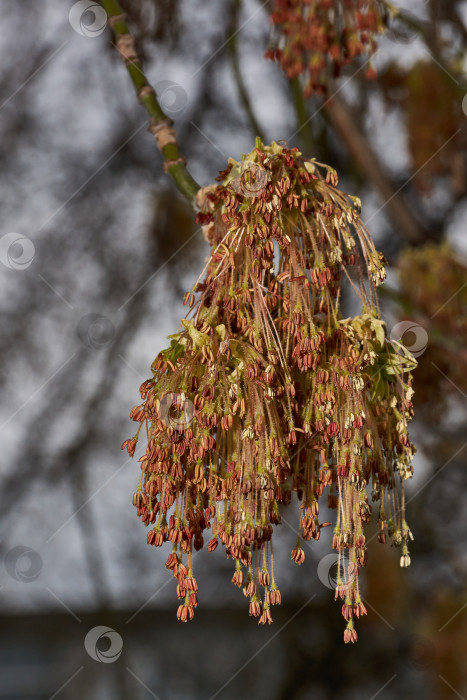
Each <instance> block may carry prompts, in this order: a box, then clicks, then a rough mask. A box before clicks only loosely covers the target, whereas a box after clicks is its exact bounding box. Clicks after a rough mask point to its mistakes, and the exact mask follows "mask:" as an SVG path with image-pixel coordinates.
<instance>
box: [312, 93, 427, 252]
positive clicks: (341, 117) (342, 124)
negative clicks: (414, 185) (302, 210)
mask: <svg viewBox="0 0 467 700" xmlns="http://www.w3.org/2000/svg"><path fill="white" fill-rule="evenodd" d="M325 114H326V116H327V117H328V119H329V121H330V122H331V124H332V126H333V127H334V129H335V131H336V132H337V133H338V135H339V136H340V138H341V139H342V141H343V142H344V144H345V145H346V147H347V149H348V151H349V153H350V155H351V157H352V158H353V160H354V161H355V163H356V165H357V167H358V168H359V170H360V171H361V172H362V174H364V175H365V177H366V179H367V180H368V182H370V183H371V184H372V185H373V186H374V187H375V188H376V189H377V190H378V192H379V193H380V195H381V197H382V198H383V200H384V202H385V204H384V206H385V208H386V209H387V211H388V214H389V216H390V217H391V219H392V221H393V223H394V224H395V226H397V229H398V232H399V234H400V236H401V237H402V238H404V239H405V240H407V241H408V242H409V243H412V244H415V245H416V244H420V243H422V242H423V241H425V240H426V239H427V238H429V237H431V236H430V234H429V232H428V231H425V230H424V229H423V228H422V226H421V224H420V223H419V222H418V220H417V219H416V218H415V216H414V215H413V214H412V212H411V210H410V208H409V205H408V204H407V202H406V201H405V199H404V197H403V195H402V194H401V193H400V192H399V191H398V190H397V189H396V188H395V187H394V185H393V184H392V183H391V181H390V180H389V178H388V176H387V175H386V173H385V172H384V170H383V168H382V166H381V164H380V163H379V159H378V157H377V155H376V154H375V152H374V151H373V150H372V148H371V146H370V145H369V144H368V142H367V139H366V138H365V137H364V135H363V134H362V133H361V131H360V129H359V128H358V127H357V124H356V120H355V118H354V115H353V113H352V111H351V109H350V108H349V107H348V105H347V104H346V103H345V102H344V101H343V100H341V99H340V98H339V97H337V96H335V97H333V99H332V100H331V101H329V102H328V103H327V104H326V107H325Z"/></svg>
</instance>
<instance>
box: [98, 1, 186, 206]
mask: <svg viewBox="0 0 467 700" xmlns="http://www.w3.org/2000/svg"><path fill="white" fill-rule="evenodd" d="M101 4H102V6H103V8H104V10H105V11H106V13H107V17H108V19H109V25H110V26H111V28H112V30H113V32H114V35H115V45H116V48H117V50H118V52H119V54H120V56H121V57H122V59H123V61H124V63H125V66H126V69H127V71H128V74H129V76H130V78H131V80H132V82H133V85H134V87H135V90H136V94H137V95H138V99H139V101H140V102H141V104H142V105H143V107H144V108H145V110H146V112H147V113H148V115H149V120H150V123H149V131H150V132H151V133H152V134H153V135H154V137H155V139H156V141H157V145H158V147H159V150H160V152H161V154H162V157H163V159H164V170H165V171H166V172H168V173H169V174H170V175H171V176H172V178H173V180H174V181H175V184H176V185H177V187H178V189H179V190H180V192H181V193H182V194H183V195H185V197H187V198H188V199H189V200H190V201H191V202H194V200H195V196H196V193H197V192H198V190H199V189H200V186H199V185H198V183H197V182H196V181H195V180H194V179H193V178H192V176H191V175H190V173H189V172H188V170H187V167H186V161H185V159H184V158H183V156H182V154H181V153H180V150H179V147H178V143H177V136H176V133H175V130H174V129H173V121H172V120H171V119H170V117H168V116H167V115H166V114H164V111H163V109H162V107H161V106H160V104H159V102H158V100H157V96H156V93H155V90H154V88H153V87H152V86H151V85H150V84H149V82H148V80H147V78H146V76H145V75H144V73H143V71H142V68H141V64H140V60H139V58H138V55H137V53H136V49H135V41H134V38H133V36H132V35H131V34H130V30H129V28H128V25H127V23H126V15H125V13H124V12H123V10H122V8H121V6H120V3H119V2H118V0H101Z"/></svg>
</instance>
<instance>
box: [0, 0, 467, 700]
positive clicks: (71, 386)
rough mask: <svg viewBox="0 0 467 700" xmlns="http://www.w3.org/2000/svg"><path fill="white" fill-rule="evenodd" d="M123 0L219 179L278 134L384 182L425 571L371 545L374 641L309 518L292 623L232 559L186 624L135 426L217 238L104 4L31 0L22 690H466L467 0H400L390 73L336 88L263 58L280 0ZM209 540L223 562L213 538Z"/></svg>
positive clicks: (4, 149)
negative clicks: (354, 634) (103, 630)
mask: <svg viewBox="0 0 467 700" xmlns="http://www.w3.org/2000/svg"><path fill="white" fill-rule="evenodd" d="M122 4H123V6H124V9H125V11H126V13H127V15H128V23H129V25H130V27H131V29H132V32H133V33H134V35H135V36H136V39H137V47H138V52H139V54H140V56H141V57H142V59H143V63H144V67H145V72H146V74H147V75H148V77H149V78H150V80H151V83H152V84H153V85H154V86H155V88H156V91H157V93H158V96H159V99H160V101H161V104H162V106H163V108H164V110H165V111H166V113H167V114H168V115H169V116H170V117H172V118H173V119H174V121H175V122H176V127H177V135H178V141H179V143H180V144H181V146H182V150H183V153H184V155H185V156H186V157H187V159H188V161H189V164H190V171H191V172H192V174H193V176H194V177H195V179H196V180H197V181H198V182H199V183H200V184H201V185H205V184H208V183H210V182H212V181H213V179H214V177H215V176H216V175H217V173H218V171H220V170H222V169H224V168H225V165H226V162H227V159H228V156H233V157H235V158H236V159H239V158H240V156H241V154H242V153H243V152H245V153H247V152H249V151H251V149H252V147H253V145H254V139H255V136H256V135H260V136H262V137H263V139H264V140H265V141H266V142H270V141H272V140H273V139H274V140H279V139H284V140H285V141H287V143H288V144H289V146H297V147H298V148H300V150H301V151H302V152H303V153H304V155H305V156H307V157H316V158H317V159H318V160H319V161H321V162H326V163H329V164H330V165H331V166H333V167H334V168H335V169H336V170H337V171H338V172H339V174H340V179H341V186H342V188H343V189H344V190H345V191H347V192H349V193H351V194H352V195H356V196H358V197H360V199H361V200H362V202H363V210H362V218H363V221H364V223H365V224H366V225H367V226H368V228H369V229H370V231H371V232H372V234H373V236H374V238H375V242H376V245H377V248H378V249H379V250H382V251H383V252H384V254H385V256H386V258H387V260H388V262H389V276H388V281H387V283H386V285H385V287H384V288H383V291H382V294H381V298H380V300H381V304H382V309H383V314H384V317H385V319H386V322H387V326H388V330H389V331H390V332H391V331H394V333H395V334H396V335H393V337H400V335H401V333H400V330H401V328H403V331H404V334H403V342H404V343H405V344H406V346H407V347H408V349H409V350H411V351H412V352H414V354H416V356H417V360H418V363H419V367H418V369H417V370H416V372H415V391H416V393H415V399H414V401H415V415H416V419H415V421H414V422H413V423H412V426H413V427H412V439H413V441H414V442H415V444H416V445H417V447H418V450H419V452H418V455H417V458H416V461H415V475H414V478H413V480H412V483H411V484H410V489H409V493H408V497H407V501H408V510H409V513H410V519H411V524H412V529H413V532H414V536H415V541H414V543H413V546H412V566H411V569H410V570H409V571H406V570H399V568H398V562H397V556H396V552H393V551H392V550H389V549H386V548H382V547H379V546H378V544H377V543H376V542H374V543H372V544H371V545H370V557H369V564H368V567H367V575H366V591H365V594H364V595H365V600H366V602H367V603H368V605H367V607H368V612H369V614H368V617H367V619H366V620H364V622H363V624H362V625H361V634H360V640H359V644H358V645H357V647H356V648H354V649H352V650H350V651H349V650H348V649H347V648H345V647H344V644H343V643H342V640H341V629H340V622H341V621H340V613H339V611H338V610H337V609H336V610H334V609H330V606H329V605H328V601H329V599H330V598H332V597H333V596H334V593H333V590H332V587H331V585H329V586H327V585H326V584H325V585H323V583H322V578H321V577H320V576H319V571H318V564H319V562H320V561H322V559H323V556H324V553H325V551H328V547H329V542H328V541H326V542H325V543H324V544H323V546H321V542H319V543H313V547H312V546H311V545H310V548H309V550H310V551H309V556H308V559H307V562H306V564H305V565H304V566H303V567H301V569H300V570H294V569H293V566H292V564H290V565H289V564H288V563H287V561H286V560H287V559H288V554H289V551H290V546H293V545H294V544H295V541H294V539H295V535H294V531H293V530H294V528H293V527H289V525H288V524H287V523H285V522H284V523H283V525H282V532H281V535H280V536H281V538H282V539H283V543H284V547H283V549H284V561H283V565H282V564H281V569H282V571H283V572H285V571H286V570H288V571H290V575H289V578H288V579H287V580H284V581H283V583H282V586H281V589H282V592H283V596H284V597H285V598H286V600H287V601H288V607H286V606H283V609H282V611H281V614H280V616H278V621H277V622H276V625H275V627H273V628H270V629H266V630H261V631H260V632H259V631H258V628H257V626H256V625H255V624H254V622H252V621H251V620H241V621H240V620H238V619H237V615H236V613H235V606H236V605H237V603H238V602H240V604H241V603H242V602H243V601H239V600H238V597H237V596H236V595H235V591H232V592H230V591H229V588H228V587H226V586H223V587H222V591H223V594H222V595H223V597H222V599H221V597H220V595H219V594H218V595H217V596H216V599H215V602H214V599H213V592H214V591H216V590H217V588H218V584H219V581H220V580H221V579H223V580H226V578H227V577H230V573H231V572H230V567H229V566H228V565H227V563H226V562H225V561H223V560H222V557H217V558H215V559H213V558H212V557H211V559H210V561H209V565H210V566H209V574H208V573H207V572H206V573H205V574H203V572H201V575H199V578H200V579H201V580H202V583H203V585H202V589H203V594H202V596H203V598H202V609H205V610H206V613H205V614H206V618H205V620H206V623H204V622H203V616H202V615H203V612H202V610H201V611H200V613H199V614H198V616H197V621H196V622H195V623H194V625H195V626H193V627H192V628H191V630H190V632H189V635H188V637H187V632H186V627H185V626H183V627H182V626H180V625H179V626H178V627H177V626H176V624H175V622H173V623H172V619H173V614H172V611H170V616H169V615H166V614H165V613H162V612H158V610H160V609H162V608H165V607H169V606H170V607H171V606H172V600H171V595H172V591H171V585H167V587H166V586H165V584H166V583H167V584H171V581H170V580H168V578H167V575H166V571H165V570H164V566H163V564H164V561H165V556H164V553H160V552H157V553H155V552H154V550H153V549H152V548H151V549H150V548H148V547H146V546H145V545H144V541H142V538H141V527H140V525H139V523H138V521H137V519H136V518H134V513H133V508H132V505H131V502H130V499H129V498H128V494H129V493H131V492H132V490H133V484H134V480H135V467H136V465H135V464H133V463H132V462H131V461H129V460H126V459H125V457H123V456H122V453H121V452H120V450H119V445H120V444H121V442H122V441H123V439H124V438H125V437H126V436H127V434H128V429H129V427H128V426H129V421H128V420H126V418H125V416H126V415H127V413H128V408H129V405H130V404H131V402H132V400H133V399H132V398H131V397H133V398H134V401H136V400H137V398H138V396H137V387H138V385H139V383H140V381H142V380H143V379H145V378H146V377H147V376H148V373H149V366H150V363H151V361H152V359H153V357H154V356H155V355H156V354H157V352H158V351H159V349H161V348H162V347H165V344H166V343H165V337H166V336H167V335H168V334H170V333H173V332H174V331H175V330H176V328H177V326H178V322H179V319H180V318H181V317H182V316H183V306H182V300H183V293H184V291H185V290H186V289H189V288H190V287H191V286H192V284H193V282H194V280H195V279H196V278H197V275H198V272H199V270H200V269H202V266H203V264H204V263H203V260H204V258H205V256H206V255H207V253H208V246H207V244H206V243H205V241H204V239H203V236H202V233H201V231H200V228H199V227H198V226H197V225H195V224H194V215H193V212H192V210H191V207H190V205H189V204H187V203H186V202H185V201H184V200H183V198H182V197H181V196H180V195H179V194H178V192H177V191H176V188H175V187H174V185H173V183H172V182H171V181H170V180H169V179H168V178H167V176H166V175H165V174H164V172H163V167H162V159H161V157H160V155H159V153H158V151H157V148H156V146H155V143H154V142H153V139H152V137H151V136H150V135H149V134H148V133H147V120H146V118H145V115H144V113H143V110H142V109H141V108H140V107H139V106H138V104H137V102H136V100H135V98H134V95H133V93H132V89H131V83H130V81H129V79H128V76H127V75H126V72H125V69H124V67H123V65H122V64H121V62H120V61H119V57H118V55H117V53H116V51H115V48H114V47H113V46H112V44H111V41H110V36H111V35H110V33H109V30H108V29H106V22H105V18H104V21H101V24H99V22H98V20H99V13H98V12H97V10H96V9H95V5H96V3H88V5H89V7H88V9H87V10H86V9H85V10H83V12H82V13H81V15H80V23H78V25H76V24H75V26H73V25H71V24H70V20H69V11H70V9H71V8H72V6H73V3H72V2H71V1H70V3H63V2H59V1H58V0H46V2H44V3H37V2H34V1H33V0H23V2H22V3H21V5H19V4H17V3H8V4H5V6H4V14H3V19H4V21H3V23H2V29H1V30H0V41H1V42H2V47H3V55H4V61H3V63H2V66H1V68H0V85H1V99H0V136H1V141H0V144H1V145H0V158H1V163H2V168H1V170H0V178H1V181H2V182H1V185H2V202H3V217H2V228H3V230H2V232H1V235H0V262H1V263H2V264H1V265H0V284H1V285H2V291H3V294H2V297H1V298H2V302H1V303H2V313H3V333H2V336H1V339H0V353H1V358H2V363H1V373H0V379H1V382H2V396H3V402H2V415H1V416H0V427H1V430H2V438H3V456H2V468H1V472H0V478H1V484H2V499H1V503H0V509H1V511H2V533H1V536H0V537H1V542H0V548H1V553H2V555H3V564H2V581H1V585H2V586H3V588H2V589H1V592H0V596H1V604H2V616H3V618H2V623H3V625H4V630H5V635H4V641H3V642H2V644H1V645H0V666H1V667H2V668H1V671H2V674H1V675H2V678H4V679H5V680H4V681H3V684H4V688H3V689H2V688H1V687H0V698H2V700H6V699H7V698H10V697H15V698H19V697H21V698H23V700H24V699H25V698H38V697H40V698H51V697H52V696H54V693H55V694H57V697H69V698H75V697H78V694H81V695H82V694H83V693H85V694H86V697H89V698H93V697H96V698H97V697H112V698H114V697H115V698H127V697H132V698H134V697H141V698H144V697H148V694H149V696H150V693H149V691H148V690H147V688H149V689H150V691H151V692H152V693H153V695H154V694H155V695H156V696H157V697H160V698H172V697H174V698H175V697H179V696H183V697H186V696H193V697H196V698H198V697H199V698H211V697H212V698H213V697H217V696H219V697H223V698H228V697H238V696H239V695H240V694H247V693H249V694H251V695H254V697H258V698H261V697H266V696H271V695H272V696H273V697H287V698H289V697H294V698H308V697H310V698H311V697H312V698H314V699H315V698H318V699H319V698H334V697H338V696H339V697H341V698H344V699H347V698H349V699H350V698H365V697H368V698H372V697H376V695H378V697H381V698H384V697H386V698H392V697H394V698H395V697H400V696H402V697H424V698H443V699H444V698H446V699H448V698H453V697H464V696H466V695H467V678H466V672H465V668H464V666H463V664H462V660H463V657H464V656H465V653H466V652H467V649H466V642H465V640H466V635H465V607H466V605H467V600H466V598H465V584H466V573H467V571H466V570H467V560H466V553H465V549H464V550H463V549H462V546H461V543H462V542H463V541H464V540H465V537H466V534H467V533H466V532H465V530H466V522H467V520H466V518H465V505H464V503H463V500H462V498H461V494H462V493H463V491H464V490H465V488H466V486H467V484H466V475H465V469H463V460H464V459H465V439H464V436H465V432H466V430H465V428H466V424H467V415H466V412H465V392H466V381H465V377H466V375H467V366H466V364H467V363H466V354H465V353H466V350H465V347H466V322H465V309H466V278H465V271H466V263H465V255H466V239H465V235H464V230H465V227H466V225H467V198H466V191H467V170H466V168H467V154H466V119H467V116H466V112H467V98H466V97H465V96H466V92H467V86H466V83H465V75H464V74H465V51H466V32H467V29H466V26H467V4H466V3H465V2H461V1H456V0H453V1H452V2H449V3H448V2H441V1H439V0H428V2H423V1H422V0H420V1H419V2H415V1H414V2H411V3H408V2H400V3H397V6H398V8H400V11H399V13H398V14H397V15H396V16H395V17H394V18H393V19H391V20H390V21H389V25H388V27H387V28H386V31H385V32H384V33H382V34H379V35H378V36H377V37H376V42H377V51H376V53H374V54H373V57H372V59H371V65H372V67H373V68H374V69H375V71H376V76H375V77H373V79H371V80H369V79H368V77H367V76H366V75H365V73H366V69H365V70H363V69H361V70H358V69H359V68H362V66H364V64H365V61H366V60H367V57H366V56H364V55H362V56H360V58H358V57H357V59H356V61H355V62H353V63H351V64H349V65H346V66H344V67H343V68H342V71H341V75H339V76H337V75H335V74H334V73H333V72H332V71H331V75H330V77H329V80H330V82H329V84H328V89H327V94H326V95H325V96H323V95H320V94H317V93H316V91H315V92H313V94H311V96H310V97H306V98H305V97H304V96H303V91H302V87H303V84H301V83H300V80H301V78H300V77H294V78H291V79H290V80H289V79H287V78H286V77H285V75H284V74H283V73H282V72H281V70H280V67H279V66H278V65H275V64H274V63H273V62H271V61H265V60H264V54H265V52H266V51H267V50H268V49H270V48H271V46H272V45H273V44H274V41H275V40H276V38H275V37H276V35H274V33H273V34H271V31H272V30H271V25H270V19H269V18H270V14H271V12H272V11H273V9H274V5H275V3H274V2H268V1H267V2H264V3H262V2H257V1H256V0H243V2H242V1H241V0H226V1H225V2H216V3H213V2H208V3H206V2H204V3H202V2H198V0H195V1H194V2H191V3H187V2H181V1H180V0H170V1H166V0H159V1H156V0H139V1H138V2H136V1H135V2H133V1H132V0H125V1H124V2H123V0H122ZM291 4H293V3H291ZM328 4H329V3H328ZM323 5H324V2H323ZM101 19H102V18H101ZM92 27H94V29H93V30H92V31H91V29H90V28H92ZM12 232H15V233H14V234H13V233H12ZM349 304H350V303H349ZM350 313H352V310H351V309H350V308H349V314H350ZM400 324H405V326H401V325H400ZM404 329H405V330H404ZM420 329H421V330H420ZM398 333H399V335H397V334H398ZM293 525H295V524H293ZM323 539H325V537H324V533H323ZM289 545H290V546H289ZM318 545H319V546H318ZM21 547H23V549H21ZM279 547H280V543H279ZM28 552H29V554H28ZM31 552H33V554H31ZM307 555H308V551H307ZM199 556H200V565H199V567H198V568H199V569H201V570H203V568H204V567H203V562H204V563H206V557H207V555H205V554H204V553H200V555H199ZM213 556H214V555H213ZM278 559H279V563H280V555H279V556H278ZM213 566H214V567H215V571H213ZM303 569H305V570H303ZM28 572H29V573H28ZM327 574H328V572H326V576H327ZM283 576H284V578H285V573H283ZM326 580H327V579H326ZM315 596H316V597H315ZM167 600H169V601H170V602H169V603H168V604H167ZM210 606H212V607H213V610H212V611H211V610H208V608H209V607H210ZM216 606H222V607H223V608H224V611H223V612H222V615H220V614H219V615H217V612H216V611H217V610H218V607H216ZM226 611H227V612H226ZM229 611H230V612H229ZM232 611H233V612H232ZM59 613H64V615H63V616H59ZM46 616H47V617H46ZM79 620H81V621H82V622H80V621H79ZM95 625H107V626H109V627H111V628H113V629H115V630H118V632H119V633H120V634H121V636H122V638H123V640H124V651H123V654H122V657H121V659H120V660H118V661H117V662H115V663H112V664H108V665H106V664H98V663H96V661H95V660H93V659H92V658H90V656H89V654H88V653H87V652H86V650H85V647H84V638H85V635H86V633H87V631H88V629H90V628H92V627H93V626H95ZM276 635H277V636H276ZM142 640H147V642H145V643H144V644H143V643H142ZM180 650H182V652H180ZM180 653H182V654H183V658H184V659H185V660H186V664H187V666H186V668H187V670H186V672H185V676H186V677H185V678H184V679H181V678H180V666H177V665H176V664H175V663H174V658H180V656H179V655H180ZM156 657H157V658H159V659H163V660H164V662H163V663H162V662H161V663H159V661H157V662H156V661H155V660H154V659H156ZM18 668H19V669H20V671H18ZM79 669H81V670H79ZM128 669H129V670H128ZM232 676H234V678H233V679H232V680H231V677H232ZM27 678H29V679H32V680H31V681H30V683H29V686H28V685H27V683H26V679H27ZM183 683H185V685H183ZM190 683H191V685H190ZM64 684H65V686H64ZM142 684H143V685H142ZM62 686H63V688H62ZM145 686H146V689H145ZM59 690H60V694H58V691H59Z"/></svg>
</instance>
